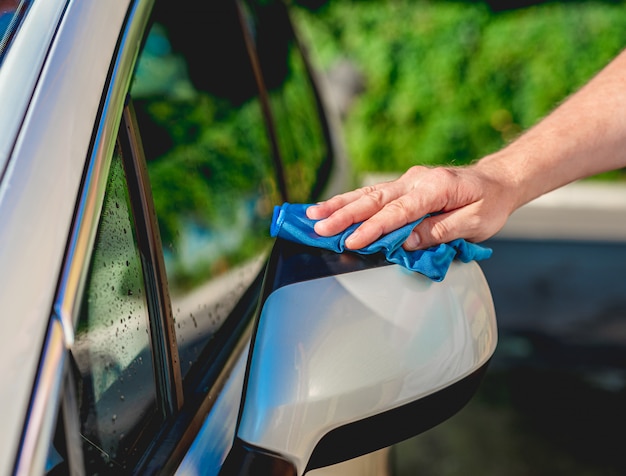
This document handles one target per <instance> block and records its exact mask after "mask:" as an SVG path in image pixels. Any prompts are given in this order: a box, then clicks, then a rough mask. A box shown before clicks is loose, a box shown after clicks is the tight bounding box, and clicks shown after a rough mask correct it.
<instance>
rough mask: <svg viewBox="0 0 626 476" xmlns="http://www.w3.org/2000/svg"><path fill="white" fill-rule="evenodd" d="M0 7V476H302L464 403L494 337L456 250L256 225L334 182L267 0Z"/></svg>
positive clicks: (284, 29) (298, 54) (329, 137)
mask: <svg viewBox="0 0 626 476" xmlns="http://www.w3.org/2000/svg"><path fill="white" fill-rule="evenodd" d="M6 5H7V6H6V7H5V6H3V9H4V10H3V11H2V13H3V17H4V19H3V22H2V23H0V25H5V26H4V28H5V29H6V30H5V31H0V35H2V43H0V44H1V45H2V46H1V47H2V50H0V55H1V56H0V58H1V60H2V63H1V64H0V104H2V105H3V107H2V108H1V109H0V128H1V130H2V131H3V134H2V135H1V136H0V174H1V182H0V283H2V285H1V286H0V302H1V303H2V304H3V309H4V311H5V313H4V318H3V326H4V330H3V332H2V334H1V337H0V339H1V341H0V347H1V348H2V349H3V350H2V359H1V363H0V366H1V367H0V372H1V375H2V376H3V378H4V380H5V381H6V382H10V385H3V386H2V390H0V408H1V409H2V410H1V411H2V421H3V432H2V436H1V437H0V438H1V440H0V474H11V473H15V474H44V473H47V474H67V473H71V474H95V473H98V474H126V473H129V474H131V473H132V474H171V473H176V472H177V473H178V474H218V473H220V474H264V472H266V471H270V470H271V471H277V469H276V468H282V469H281V470H280V471H281V472H282V474H302V473H303V472H305V471H308V470H314V469H315V468H317V467H321V466H326V465H329V464H332V463H337V462H340V461H343V460H346V459H349V458H352V457H355V456H359V455H363V454H366V453H369V452H372V451H375V450H377V449H380V448H384V447H386V446H388V445H390V444H392V443H394V442H396V441H399V440H400V439H404V438H407V437H408V436H412V435H413V434H415V433H417V432H419V431H423V430H425V429H426V428H428V427H430V426H433V425H436V424H437V423H438V422H439V421H441V420H442V419H445V418H447V416H449V415H450V414H451V413H453V412H454V411H456V410H457V409H458V408H459V407H460V406H462V405H463V404H464V403H465V401H467V399H468V398H469V397H470V396H471V394H472V392H473V390H474V389H475V387H476V385H477V382H478V381H479V376H480V375H481V373H482V371H483V369H484V368H485V367H486V365H487V362H488V361H489V358H490V356H491V354H492V353H493V349H494V347H495V342H496V332H495V320H494V314H493V305H492V303H491V297H490V294H489V288H488V286H487V285H486V282H485V280H484V277H483V275H482V272H481V271H480V268H479V267H478V266H477V265H476V264H475V263H473V264H468V265H460V264H456V263H455V264H454V265H453V266H452V268H451V270H450V276H449V278H447V279H446V280H445V281H444V283H441V284H438V285H434V284H433V283H430V282H429V281H428V280H427V279H426V278H425V277H423V276H420V275H416V274H407V273H405V272H404V271H403V270H402V269H401V268H399V267H397V266H388V264H387V263H385V262H384V261H383V260H382V259H381V258H380V257H355V256H343V255H335V254H333V253H330V252H322V251H319V250H311V249H307V248H304V247H301V246H300V247H299V246H297V245H294V244H289V243H286V242H282V241H281V240H278V241H277V242H276V243H275V244H274V243H273V242H272V241H271V240H270V238H269V234H268V229H269V220H270V217H271V214H272V206H273V205H276V204H279V203H280V202H282V201H283V200H291V201H310V200H315V199H317V198H318V197H320V196H322V194H324V193H326V194H327V193H331V192H333V191H336V190H337V186H338V184H339V183H341V182H337V181H335V180H337V179H336V177H340V176H341V174H337V173H335V172H336V167H337V154H336V150H337V143H336V140H337V138H336V137H335V136H334V135H333V128H332V127H331V125H330V122H329V117H330V115H329V113H328V111H327V110H326V109H325V105H324V101H323V96H322V94H321V93H320V90H319V88H318V86H317V84H316V80H315V74H314V72H313V70H312V68H311V67H310V65H309V63H308V60H307V57H306V54H305V51H304V49H303V48H302V46H301V44H300V43H299V42H298V38H297V36H296V35H295V32H294V30H293V26H292V24H291V22H290V20H289V12H288V9H287V7H286V6H285V5H284V4H283V3H280V2H273V1H270V2H255V1H247V2H239V1H238V2H234V1H216V2H189V3H187V4H185V5H182V6H179V5H175V6H174V5H171V4H167V3H166V2H161V3H159V2H157V3H156V4H153V2H152V1H149V0H137V1H133V0H114V1H110V2H98V1H95V0H84V1H80V2H78V1H76V0H50V1H45V2H44V1H43V0H32V1H26V0H25V1H21V2H20V1H17V2H13V3H11V2H7V3H6ZM5 10H6V11H5ZM5 15H8V18H9V20H8V21H5V19H6V18H7V17H5ZM272 248H273V251H272V253H271V254H270V250H271V249H272ZM379 279H384V280H385V282H386V283H387V285H388V288H389V289H388V292H387V293H384V292H383V293H382V294H380V295H378V294H376V293H373V289H377V288H380V287H379V286H378V285H377V284H375V283H377V281H378V280H379ZM373 283H374V284H373ZM320 286H321V287H320ZM322 289H326V290H332V292H333V293H332V297H328V298H327V299H322V300H320V299H317V296H318V294H316V293H319V292H321V291H320V290H322ZM372 296H375V299H373V300H372ZM403 300H404V301H406V302H405V306H404V308H402V309H398V307H397V306H396V305H395V304H394V303H396V302H398V301H403ZM407 300H408V301H407ZM268 303H270V304H271V305H270V304H268ZM304 303H306V305H305V304H304ZM380 303H387V305H384V306H382V308H381V305H380ZM416 303H417V304H419V306H420V307H421V309H422V310H421V311H420V312H419V313H417V314H418V316H421V315H422V314H424V317H418V318H415V319H416V320H415V323H411V319H412V316H413V313H414V312H415V311H414V306H415V305H416ZM302 306H305V307H302ZM356 310H359V312H355V311H356ZM292 316H294V318H295V317H297V318H298V321H295V320H293V319H291V317H292ZM413 317H414V316H413ZM338 318H339V319H348V318H349V322H348V321H345V323H344V324H345V325H344V326H339V325H338V324H337V323H336V320H337V319H338ZM401 321H402V322H401ZM289 322H300V325H299V326H296V327H295V328H294V332H282V331H281V332H278V330H280V329H284V328H285V325H286V323H289ZM334 322H335V324H333V323H334ZM307 326H308V327H307ZM433 326H434V327H433ZM287 327H288V326H287ZM305 328H307V329H309V332H306V333H304V334H302V332H300V331H302V329H305ZM360 329H363V330H364V331H365V332H366V333H365V334H364V335H362V336H361V337H360V338H357V339H355V342H357V343H359V342H360V344H358V345H356V346H353V349H352V350H351V351H349V352H345V351H343V350H342V349H344V346H345V339H346V338H348V337H349V336H350V335H359V333H360V332H361V331H360ZM381 330H383V331H389V332H390V333H391V334H393V335H394V336H395V337H394V338H393V339H391V340H389V339H380V334H379V333H378V332H379V331H381ZM276 336H278V337H276ZM332 336H335V337H338V336H342V339H341V341H340V342H335V343H333V342H331V340H332ZM277 339H278V340H277ZM348 340H349V339H348ZM425 343H428V345H425ZM416 345H417V346H418V347H416ZM264 346H265V347H264ZM430 347H432V348H433V349H431V350H430V351H428V352H425V353H424V352H423V351H420V352H418V350H419V349H423V348H430ZM263 349H270V350H265V351H264V350H263ZM307 349H308V350H307ZM320 349H323V351H324V352H323V355H319V358H317V359H312V358H310V357H312V356H313V354H317V353H318V350H320ZM390 349H393V352H392V353H390V352H391V350H390ZM305 350H306V351H307V352H309V353H310V354H311V355H309V354H307V353H306V352H305V353H304V354H302V355H301V357H299V359H300V360H297V362H296V364H295V367H294V366H293V365H292V366H289V365H284V364H285V363H286V362H289V359H290V358H293V356H294V355H296V353H297V352H300V351H302V352H304V351H305ZM364 351H367V352H365V353H363V352H364ZM369 352H371V354H370V353H369ZM368 355H370V356H371V358H375V362H378V363H382V362H384V363H385V365H381V366H380V367H379V368H378V369H377V370H376V372H373V373H372V372H370V371H371V369H372V368H373V367H372V362H367V360H368V359H367V358H366V356H368ZM392 357H393V358H392ZM339 358H341V360H338V359H339ZM342 362H343V363H344V365H343V370H342V372H343V374H342V373H336V372H332V371H331V370H332V368H333V367H334V366H337V369H339V368H340V367H342V366H341V365H339V364H340V363H342ZM303 363H305V364H306V368H307V369H308V371H307V372H303V371H302V369H303V367H302V365H303ZM413 364H415V365H417V364H419V365H421V366H422V367H419V368H421V369H422V371H421V372H419V375H417V374H416V372H415V371H414V367H413ZM294 369H295V370H294ZM335 370H336V369H335ZM342 375H344V377H342ZM345 375H347V376H349V378H346V377H345ZM425 375H426V376H428V378H427V379H426V380H424V376H425ZM269 378H271V380H272V381H273V382H274V384H272V385H270V384H269V383H268V382H269V381H270V380H268V379H269ZM307 379H308V380H307ZM311 379H313V380H311ZM396 387H397V388H398V389H401V391H400V390H398V391H397V392H396V391H392V392H390V390H391V389H392V388H396ZM307 388H309V389H312V388H315V389H317V390H316V392H318V393H315V392H313V393H311V392H312V390H310V391H305V390H306V389H307ZM303 392H304V393H303ZM307 392H308V393H307ZM320 392H321V393H320ZM320 395H322V397H320ZM383 397H384V398H383ZM320 398H321V400H320ZM372 399H373V400H375V402H374V405H373V406H372V405H367V404H366V403H367V401H368V400H372ZM320 402H321V403H320ZM359 402H360V403H359ZM370 403H371V402H370ZM284 405H291V408H292V409H293V411H292V420H290V421H287V420H284V418H283V416H284V414H285V408H287V407H285V406H284ZM320 405H322V406H320ZM337 405H339V406H337ZM313 408H318V409H320V408H321V409H325V410H323V411H322V413H321V414H320V415H322V414H323V415H325V417H324V418H321V417H320V418H319V419H318V418H315V419H314V420H313V421H312V422H311V421H309V422H308V423H307V424H306V425H305V424H304V423H303V420H302V419H303V418H304V419H306V415H311V413H310V412H311V411H312V409H313ZM425 414H428V415H429V418H428V419H426V420H425V421H424V422H421V423H420V422H419V421H418V420H420V418H422V417H423V416H424V415H425ZM399 419H400V420H403V421H407V422H413V423H414V425H409V426H407V427H406V428H404V429H402V430H399V429H398V428H397V427H396V426H397V424H398V422H399V421H400V420H399ZM363 422H366V423H367V424H366V428H369V430H368V432H367V433H368V434H371V435H373V436H371V437H366V438H363V435H362V434H360V433H362V431H363V428H362V427H361V426H359V425H360V424H361V423H363ZM415 422H417V423H415ZM278 423H281V424H282V425H283V426H280V425H278V426H276V425H275V424H278ZM370 424H372V425H374V426H372V427H370V426H369V425H370ZM264 425H265V426H264ZM285 425H286V426H285ZM355 425H356V426H355ZM275 426H276V427H275ZM305 430H306V431H305ZM379 430H380V431H379ZM344 431H347V433H345V434H344V433H342V432H344ZM298 432H300V433H298ZM355 432H356V433H355ZM374 458H378V456H374ZM357 464H358V463H357ZM357 471H359V470H358V469H357ZM272 474H277V473H272ZM343 474H347V473H346V472H344V473H343ZM361 474H363V473H361Z"/></svg>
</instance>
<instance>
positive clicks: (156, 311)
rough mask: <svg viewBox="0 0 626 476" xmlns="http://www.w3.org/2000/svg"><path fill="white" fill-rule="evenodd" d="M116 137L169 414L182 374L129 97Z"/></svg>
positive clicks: (161, 394)
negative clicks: (124, 171)
mask: <svg viewBox="0 0 626 476" xmlns="http://www.w3.org/2000/svg"><path fill="white" fill-rule="evenodd" d="M119 137H120V144H121V147H122V157H123V162H124V168H125V170H126V177H127V186H128V192H129V196H130V202H131V206H132V207H133V216H134V218H135V230H136V231H137V242H138V245H139V252H140V255H141V261H142V268H143V274H144V280H145V286H146V297H147V298H148V315H149V316H150V338H151V344H152V358H153V359H154V361H155V364H154V370H155V374H156V375H155V379H156V384H157V402H158V407H159V410H160V411H161V413H162V416H163V417H164V418H169V417H170V416H172V415H174V414H175V413H176V412H177V411H178V410H180V408H181V407H182V405H183V386H182V376H181V370H180V360H179V358H178V346H177V343H176V331H175V328H174V318H173V315H172V306H171V301H170V296H169V290H168V286H167V275H166V270H165V263H164V260H163V252H162V245H161V237H160V234H159V227H158V223H157V218H156V212H155V210H154V201H153V199H152V190H151V188H150V182H149V178H148V170H147V167H146V161H145V156H144V152H143V146H142V143H141V136H140V134H139V133H138V126H137V119H136V117H135V111H134V108H133V104H132V100H130V97H128V98H127V102H126V106H125V107H124V111H123V114H122V124H121V125H120V129H119Z"/></svg>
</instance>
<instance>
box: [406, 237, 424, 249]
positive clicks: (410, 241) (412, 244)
mask: <svg viewBox="0 0 626 476" xmlns="http://www.w3.org/2000/svg"><path fill="white" fill-rule="evenodd" d="M419 245H420V237H419V236H417V233H411V234H410V235H409V236H408V238H407V239H406V241H405V242H404V246H405V248H407V249H409V250H416V249H417V248H418V247H419Z"/></svg>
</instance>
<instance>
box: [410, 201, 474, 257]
mask: <svg viewBox="0 0 626 476" xmlns="http://www.w3.org/2000/svg"><path fill="white" fill-rule="evenodd" d="M477 222H478V219H477V217H476V216H475V215H474V214H470V213H467V212H466V210H465V209H459V210H454V211H451V212H447V213H441V214H439V215H434V216H431V217H428V218H426V219H424V220H423V221H422V222H421V223H419V224H418V225H417V226H416V227H415V228H414V229H413V231H412V232H411V234H410V235H409V237H408V238H407V239H406V241H405V242H404V244H403V245H402V246H403V248H404V249H405V250H407V251H413V250H421V249H426V248H430V247H431V246H436V245H439V244H441V243H449V242H450V241H453V240H456V239H457V238H465V239H467V240H469V241H476V238H477V234H476V228H477V227H476V226H475V224H476V223H477ZM485 238H486V237H485Z"/></svg>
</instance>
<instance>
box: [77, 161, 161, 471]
mask: <svg viewBox="0 0 626 476" xmlns="http://www.w3.org/2000/svg"><path fill="white" fill-rule="evenodd" d="M72 356H73V359H74V362H75V367H76V369H77V374H78V375H77V379H76V380H77V387H78V388H77V395H78V398H79V401H80V417H81V434H82V437H83V440H84V458H85V465H86V467H87V473H88V474H92V472H96V471H103V470H105V471H106V470H110V472H112V473H115V474H118V473H119V471H120V470H122V469H124V468H126V467H127V466H128V465H129V464H130V463H132V462H133V457H134V450H135V449H136V441H137V439H138V437H139V434H140V432H141V431H142V429H144V428H145V425H146V422H147V421H148V420H149V419H150V416H151V415H153V414H154V413H155V409H156V406H155V405H156V390H155V381H154V371H153V366H152V359H151V352H150V329H149V323H148V310H147V303H146V295H145V287H144V280H143V273H142V266H141V261H140V256H139V252H138V248H137V241H136V238H135V232H134V226H133V218H132V214H131V207H130V203H129V198H128V189H127V185H126V177H125V174H124V169H123V166H122V159H121V156H120V154H119V152H116V153H115V154H114V158H113V162H112V165H111V171H110V174H109V178H108V183H107V189H106V195H105V198H104V205H103V209H102V215H101V218H100V224H99V227H98V232H97V236H96V241H95V246H94V251H93V255H92V258H91V265H90V270H89V276H88V280H87V284H86V289H85V293H84V296H83V302H82V305H81V314H80V318H79V322H78V325H77V331H76V341H75V344H74V346H73V348H72Z"/></svg>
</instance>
